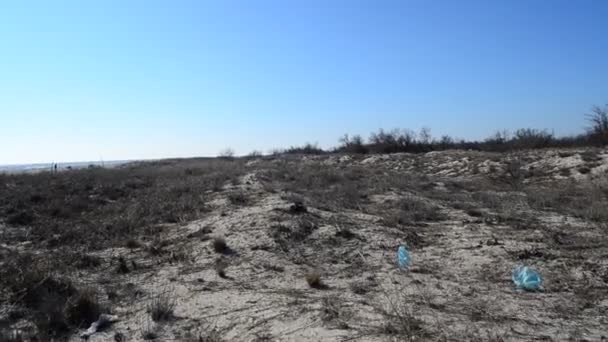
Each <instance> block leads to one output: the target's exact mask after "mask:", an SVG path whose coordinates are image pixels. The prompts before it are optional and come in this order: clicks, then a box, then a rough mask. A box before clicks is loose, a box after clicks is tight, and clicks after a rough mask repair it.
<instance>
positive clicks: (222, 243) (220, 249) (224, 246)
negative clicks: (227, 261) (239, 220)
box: [213, 237, 230, 254]
mask: <svg viewBox="0 0 608 342" xmlns="http://www.w3.org/2000/svg"><path fill="white" fill-rule="evenodd" d="M213 250H214V251H215V252H216V253H220V254H227V253H228V252H229V251H230V247H228V243H227V242H226V239H224V238H223V237H216V238H214V239H213Z"/></svg>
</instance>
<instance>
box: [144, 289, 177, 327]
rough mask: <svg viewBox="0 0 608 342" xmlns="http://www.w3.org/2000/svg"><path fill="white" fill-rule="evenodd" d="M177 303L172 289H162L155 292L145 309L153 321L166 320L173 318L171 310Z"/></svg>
mask: <svg viewBox="0 0 608 342" xmlns="http://www.w3.org/2000/svg"><path fill="white" fill-rule="evenodd" d="M176 305H177V302H176V299H175V294H174V293H173V291H169V290H166V289H165V290H164V291H162V292H160V293H159V294H157V295H156V296H155V297H154V298H152V300H151V301H150V302H149V303H148V306H147V311H148V313H149V314H150V317H151V318H152V320H153V321H154V322H159V321H168V320H170V319H171V318H173V311H174V310H175V306H176Z"/></svg>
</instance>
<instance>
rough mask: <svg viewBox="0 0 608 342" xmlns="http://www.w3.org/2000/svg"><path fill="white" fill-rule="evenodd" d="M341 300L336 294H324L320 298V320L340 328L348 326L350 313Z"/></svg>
mask: <svg viewBox="0 0 608 342" xmlns="http://www.w3.org/2000/svg"><path fill="white" fill-rule="evenodd" d="M343 302H344V301H343V300H342V299H340V298H339V297H337V296H331V295H330V296H325V297H323V298H322V299H321V320H322V321H323V322H324V323H325V324H332V325H335V326H336V327H338V328H340V329H347V328H348V320H349V319H350V318H351V316H352V313H351V312H350V311H349V310H347V308H346V307H345V306H344V304H343Z"/></svg>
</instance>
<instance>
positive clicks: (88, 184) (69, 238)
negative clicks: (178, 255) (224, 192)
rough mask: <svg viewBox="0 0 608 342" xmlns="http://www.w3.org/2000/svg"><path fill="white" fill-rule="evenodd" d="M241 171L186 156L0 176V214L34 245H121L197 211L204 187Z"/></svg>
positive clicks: (226, 163) (239, 164)
mask: <svg viewBox="0 0 608 342" xmlns="http://www.w3.org/2000/svg"><path fill="white" fill-rule="evenodd" d="M186 169H196V170H198V171H197V172H190V173H189V174H187V173H186V172H185V171H184V170H186ZM244 171H245V168H244V166H243V163H242V162H241V161H223V160H197V159H193V160H189V161H172V160H166V161H159V162H146V163H134V164H129V165H126V166H123V167H118V168H110V169H104V168H92V169H79V170H72V171H70V172H60V173H57V174H52V173H45V172H42V173H37V174H14V175H2V176H1V178H0V217H6V218H7V221H6V222H7V224H9V225H10V226H15V227H21V226H31V227H32V230H31V232H30V236H29V239H30V240H31V241H34V242H35V243H36V244H39V245H44V244H45V243H53V244H54V245H57V246H63V245H70V246H72V247H74V246H83V245H84V246H86V247H88V248H93V249H100V248H104V247H109V246H119V245H120V246H124V244H125V241H126V240H128V239H130V238H135V237H137V236H138V235H142V234H144V233H145V230H146V228H147V227H149V226H150V225H154V224H159V223H174V222H182V221H186V220H191V219H195V218H197V217H199V215H200V214H201V213H202V212H204V211H205V210H206V209H205V202H206V201H207V198H206V195H205V193H206V192H207V191H208V190H213V189H215V188H217V187H221V185H222V184H223V183H225V182H227V181H231V180H234V179H236V178H238V176H239V175H241V174H243V173H244Z"/></svg>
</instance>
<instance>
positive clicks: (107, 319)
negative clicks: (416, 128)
mask: <svg viewBox="0 0 608 342" xmlns="http://www.w3.org/2000/svg"><path fill="white" fill-rule="evenodd" d="M117 321H118V316H115V315H108V314H101V315H99V318H98V319H97V321H95V322H93V323H91V326H90V327H89V329H87V331H85V332H83V333H82V334H80V338H82V339H85V340H86V339H88V338H89V337H91V335H93V334H95V333H96V332H98V331H99V330H100V329H103V328H104V327H106V326H108V325H109V324H112V323H114V322H117Z"/></svg>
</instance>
